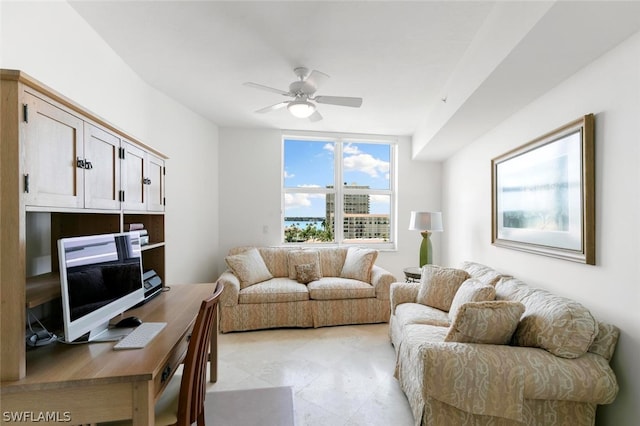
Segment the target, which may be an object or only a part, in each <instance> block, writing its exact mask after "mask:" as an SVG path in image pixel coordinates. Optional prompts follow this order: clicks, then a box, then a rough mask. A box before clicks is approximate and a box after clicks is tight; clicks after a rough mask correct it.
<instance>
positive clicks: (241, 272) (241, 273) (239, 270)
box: [224, 248, 273, 289]
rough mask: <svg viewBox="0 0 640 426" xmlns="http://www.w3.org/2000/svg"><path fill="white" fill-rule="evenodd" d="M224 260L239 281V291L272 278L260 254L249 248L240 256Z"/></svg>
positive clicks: (256, 250)
mask: <svg viewBox="0 0 640 426" xmlns="http://www.w3.org/2000/svg"><path fill="white" fill-rule="evenodd" d="M224 260H225V262H226V263H227V265H228V266H229V268H231V270H232V271H233V273H234V274H236V276H237V277H238V278H239V279H240V288H241V289H243V288H246V287H249V286H250V285H254V284H256V283H259V282H262V281H266V280H269V279H271V278H273V275H271V272H269V269H268V268H267V265H265V263H264V260H263V259H262V256H261V255H260V252H258V249H256V248H251V249H249V250H247V251H245V252H242V253H240V254H236V255H232V256H227V257H225V258H224Z"/></svg>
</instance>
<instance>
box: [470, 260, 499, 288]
mask: <svg viewBox="0 0 640 426" xmlns="http://www.w3.org/2000/svg"><path fill="white" fill-rule="evenodd" d="M460 269H462V270H465V271H467V273H468V274H469V275H470V276H471V277H472V278H475V279H477V280H478V281H480V282H481V283H483V284H488V285H493V286H495V285H496V283H497V282H498V280H500V278H501V277H502V274H500V273H499V272H498V271H496V270H495V269H493V268H490V267H489V266H486V265H483V264H481V263H476V262H470V261H465V262H462V265H461V266H460Z"/></svg>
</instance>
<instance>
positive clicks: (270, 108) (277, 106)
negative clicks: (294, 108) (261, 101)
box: [256, 101, 289, 114]
mask: <svg viewBox="0 0 640 426" xmlns="http://www.w3.org/2000/svg"><path fill="white" fill-rule="evenodd" d="M288 104H289V102H288V101H285V102H280V103H277V104H275V105H271V106H268V107H264V108H261V109H259V110H257V111H256V112H257V113H259V114H262V113H265V112H271V111H275V110H278V109H282V108H284V107H286V106H287V105H288Z"/></svg>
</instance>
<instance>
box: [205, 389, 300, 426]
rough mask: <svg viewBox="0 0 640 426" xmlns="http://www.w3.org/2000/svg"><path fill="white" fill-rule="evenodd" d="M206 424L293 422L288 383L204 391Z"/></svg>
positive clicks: (290, 425)
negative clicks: (286, 384)
mask: <svg viewBox="0 0 640 426" xmlns="http://www.w3.org/2000/svg"><path fill="white" fill-rule="evenodd" d="M205 407H206V416H205V417H206V424H207V425H215V426H294V424H295V421H294V415H293V391H292V389H291V387H289V386H283V387H274V388H261V389H243V390H235V391H222V392H207V397H206V400H205Z"/></svg>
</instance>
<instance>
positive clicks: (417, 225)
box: [409, 212, 443, 268]
mask: <svg viewBox="0 0 640 426" xmlns="http://www.w3.org/2000/svg"><path fill="white" fill-rule="evenodd" d="M409 230H410V231H420V234H422V243H421V244H420V267H421V268H422V267H423V266H424V265H426V264H428V263H431V261H432V258H433V255H432V250H431V239H429V236H430V235H431V233H432V232H442V231H443V228H442V213H441V212H411V221H410V222H409Z"/></svg>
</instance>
